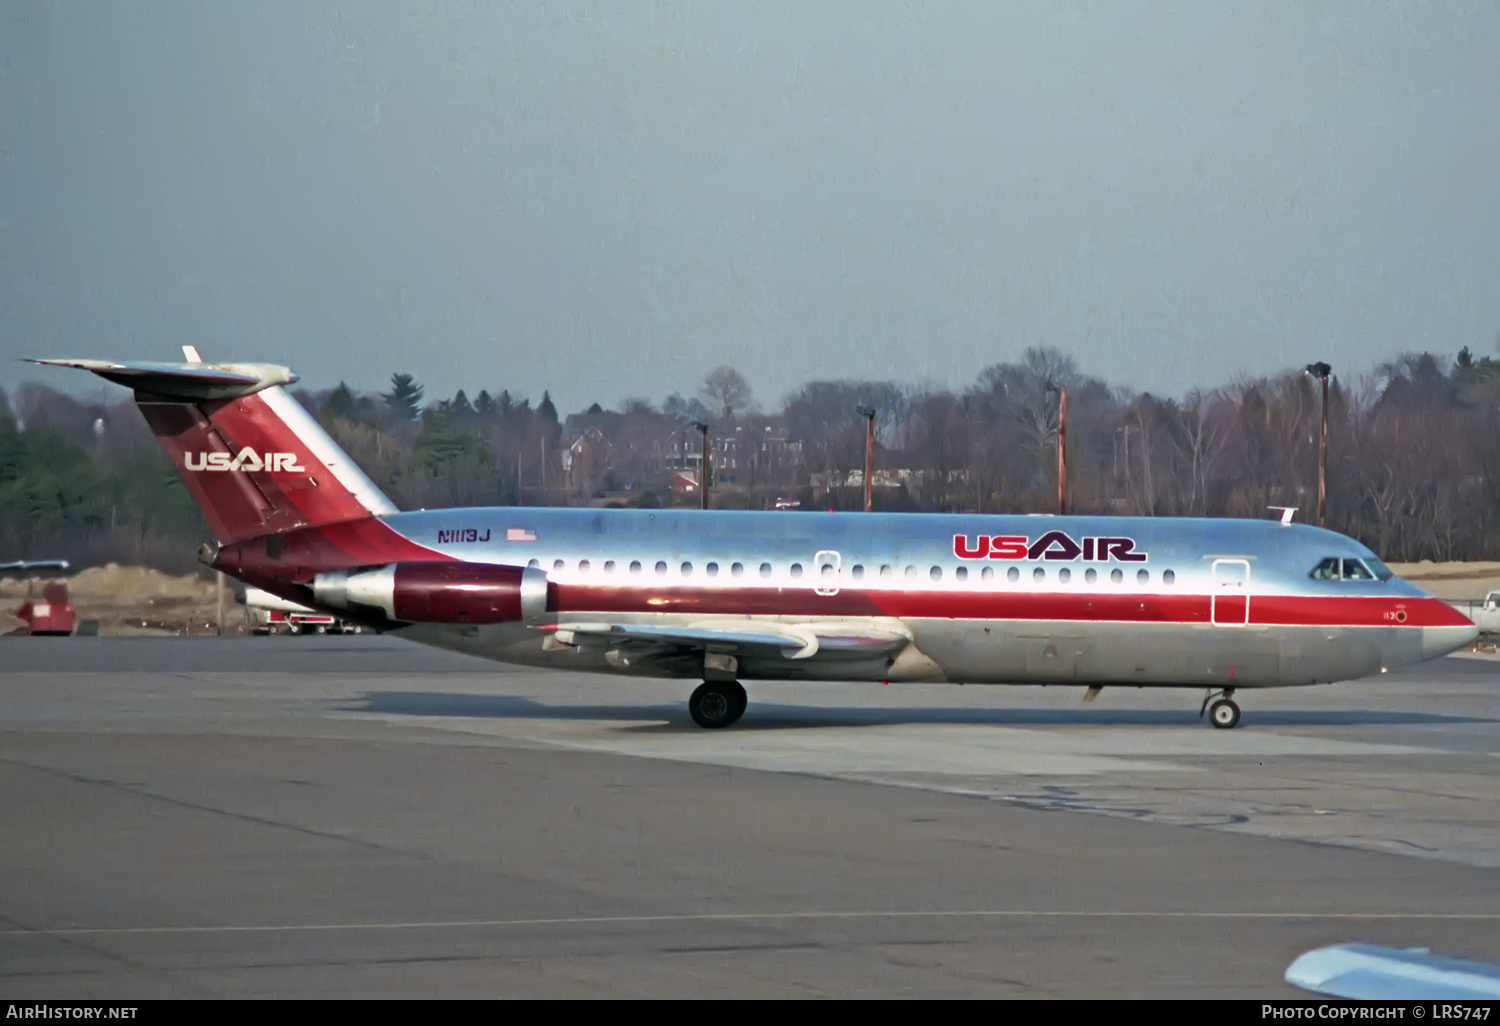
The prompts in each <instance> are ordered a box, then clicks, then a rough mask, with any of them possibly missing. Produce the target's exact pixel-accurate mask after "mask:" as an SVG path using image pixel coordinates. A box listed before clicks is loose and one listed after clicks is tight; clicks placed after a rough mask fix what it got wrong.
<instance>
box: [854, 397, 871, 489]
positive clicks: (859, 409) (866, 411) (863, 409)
mask: <svg viewBox="0 0 1500 1026" xmlns="http://www.w3.org/2000/svg"><path fill="white" fill-rule="evenodd" d="M854 412H855V413H857V414H859V415H860V416H861V417H863V418H865V512H866V513H868V512H870V478H871V476H872V475H873V474H874V472H875V408H874V407H873V406H856V407H855V408H854Z"/></svg>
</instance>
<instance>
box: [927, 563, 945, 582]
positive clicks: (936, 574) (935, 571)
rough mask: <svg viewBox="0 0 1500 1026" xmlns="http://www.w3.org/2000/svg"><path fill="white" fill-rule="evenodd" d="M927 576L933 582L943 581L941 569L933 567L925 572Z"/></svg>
mask: <svg viewBox="0 0 1500 1026" xmlns="http://www.w3.org/2000/svg"><path fill="white" fill-rule="evenodd" d="M927 576H928V577H931V578H932V579H933V580H934V581H941V580H942V579H943V568H942V567H940V566H935V567H933V568H932V569H931V570H929V571H928V572H927Z"/></svg>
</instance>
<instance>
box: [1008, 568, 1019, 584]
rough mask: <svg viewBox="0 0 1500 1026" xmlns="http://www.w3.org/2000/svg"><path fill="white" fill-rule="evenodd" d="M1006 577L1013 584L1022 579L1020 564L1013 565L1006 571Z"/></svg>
mask: <svg viewBox="0 0 1500 1026" xmlns="http://www.w3.org/2000/svg"><path fill="white" fill-rule="evenodd" d="M1005 579H1006V580H1007V581H1009V582H1010V583H1011V584H1015V583H1016V582H1017V581H1019V580H1020V579H1021V568H1020V567H1018V566H1013V567H1011V568H1010V569H1009V570H1007V571H1005Z"/></svg>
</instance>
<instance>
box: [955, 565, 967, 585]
mask: <svg viewBox="0 0 1500 1026" xmlns="http://www.w3.org/2000/svg"><path fill="white" fill-rule="evenodd" d="M953 576H954V577H957V578H958V579H959V580H960V581H967V580H968V579H969V568H968V567H966V566H961V567H959V568H958V569H957V570H955V571H953Z"/></svg>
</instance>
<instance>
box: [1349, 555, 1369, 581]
mask: <svg viewBox="0 0 1500 1026" xmlns="http://www.w3.org/2000/svg"><path fill="white" fill-rule="evenodd" d="M1374 579H1375V575H1374V574H1372V573H1370V570H1369V568H1368V567H1366V566H1365V565H1364V564H1363V563H1361V562H1360V561H1359V560H1357V559H1346V560H1344V580H1346V581H1373V580H1374Z"/></svg>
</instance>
